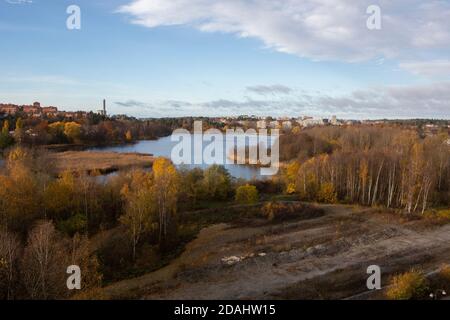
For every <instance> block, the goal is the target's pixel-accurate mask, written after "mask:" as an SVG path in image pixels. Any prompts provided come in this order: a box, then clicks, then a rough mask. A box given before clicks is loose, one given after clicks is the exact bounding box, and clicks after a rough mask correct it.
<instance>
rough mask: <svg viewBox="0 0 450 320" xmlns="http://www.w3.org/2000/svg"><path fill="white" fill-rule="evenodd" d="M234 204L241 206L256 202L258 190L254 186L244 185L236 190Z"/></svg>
mask: <svg viewBox="0 0 450 320" xmlns="http://www.w3.org/2000/svg"><path fill="white" fill-rule="evenodd" d="M236 202H238V203H241V204H254V203H256V202H258V190H257V189H256V187H255V186H252V185H249V184H246V185H245V186H240V187H239V188H237V190H236Z"/></svg>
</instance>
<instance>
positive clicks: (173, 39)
mask: <svg viewBox="0 0 450 320" xmlns="http://www.w3.org/2000/svg"><path fill="white" fill-rule="evenodd" d="M72 4H73V3H72V2H71V1H66V0H63V1H57V2H55V1H45V0H33V1H4V0H0V36H1V38H2V42H1V50H0V66H1V69H2V73H1V75H0V100H1V101H0V103H12V104H18V105H26V104H31V103H32V102H33V101H39V102H40V103H41V104H42V105H43V106H56V107H58V108H59V109H61V110H66V111H78V110H81V111H94V112H97V111H98V110H101V109H102V108H103V104H102V100H103V99H104V98H106V99H107V101H108V111H109V112H110V113H111V114H127V115H130V116H135V117H139V118H144V117H155V118H157V117H180V116H237V115H242V114H248V115H256V116H275V117H281V116H288V117H293V118H297V117H300V116H302V115H310V116H315V117H325V118H326V117H328V118H329V117H331V116H332V115H336V116H337V117H338V118H343V119H382V118H388V119H394V118H395V119H406V118H435V119H450V60H449V59H448V57H449V56H450V45H449V44H450V19H449V17H450V1H434V0H432V1H418V0H412V1H411V0H409V1H407V0H398V1H395V2H393V1H384V0H383V1H379V2H378V4H377V5H379V7H380V9H381V17H382V20H381V22H382V24H381V29H380V30H369V29H368V28H367V26H366V21H367V19H368V17H369V14H367V8H368V7H369V6H370V5H372V2H371V1H366V0H362V1H358V2H357V3H355V2H354V1H346V0H335V1H317V0H304V1H299V0H286V1H273V0H272V1H269V0H260V1H248V0H236V1H226V0H210V1H204V0H190V1H188V0H178V1H171V2H168V1H164V0H108V1H106V0H99V1H87V0H80V1H77V3H76V5H78V6H79V7H80V10H81V29H80V30H68V29H67V28H66V20H67V18H68V16H69V15H68V14H67V13H66V9H67V7H68V6H69V5H72Z"/></svg>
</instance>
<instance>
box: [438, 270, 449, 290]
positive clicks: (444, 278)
mask: <svg viewBox="0 0 450 320" xmlns="http://www.w3.org/2000/svg"><path fill="white" fill-rule="evenodd" d="M439 284H440V286H441V287H442V288H443V289H445V290H449V289H450V265H448V264H445V265H443V266H442V267H441V270H440V271H439Z"/></svg>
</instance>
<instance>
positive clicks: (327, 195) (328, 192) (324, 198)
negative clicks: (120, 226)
mask: <svg viewBox="0 0 450 320" xmlns="http://www.w3.org/2000/svg"><path fill="white" fill-rule="evenodd" d="M317 201H319V202H323V203H336V202H337V194H336V190H335V189H334V185H333V184H332V183H324V184H322V185H321V186H320V189H319V192H318V193H317Z"/></svg>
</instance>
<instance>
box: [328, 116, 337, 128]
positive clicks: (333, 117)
mask: <svg viewBox="0 0 450 320" xmlns="http://www.w3.org/2000/svg"><path fill="white" fill-rule="evenodd" d="M330 124H331V125H333V126H337V125H338V121H337V117H336V116H332V117H331V121H330Z"/></svg>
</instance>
